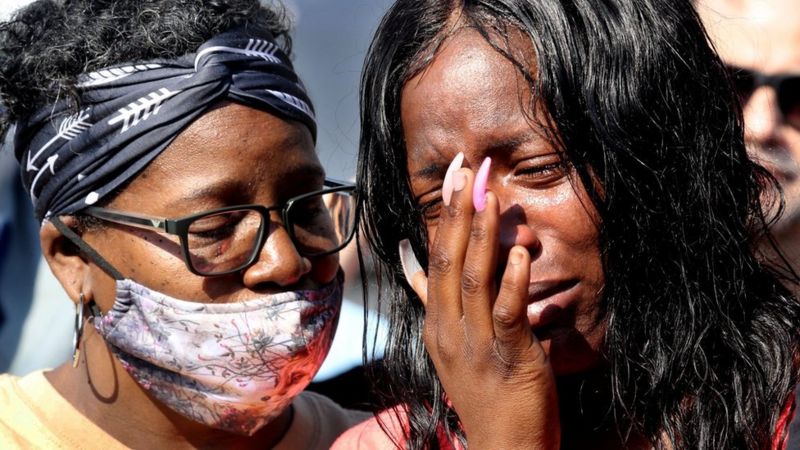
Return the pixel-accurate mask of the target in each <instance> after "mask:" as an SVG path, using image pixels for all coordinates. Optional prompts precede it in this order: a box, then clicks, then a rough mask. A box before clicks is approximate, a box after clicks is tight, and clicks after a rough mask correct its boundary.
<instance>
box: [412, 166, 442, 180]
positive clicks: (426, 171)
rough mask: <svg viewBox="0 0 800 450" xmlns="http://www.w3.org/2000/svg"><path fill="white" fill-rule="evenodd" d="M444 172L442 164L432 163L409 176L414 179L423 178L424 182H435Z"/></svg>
mask: <svg viewBox="0 0 800 450" xmlns="http://www.w3.org/2000/svg"><path fill="white" fill-rule="evenodd" d="M444 171H445V165H444V164H441V163H439V162H434V163H431V164H428V165H427V166H425V167H423V168H422V169H419V170H418V171H416V172H414V173H412V174H411V176H412V177H414V178H423V179H425V180H436V179H438V178H442V177H443V176H444Z"/></svg>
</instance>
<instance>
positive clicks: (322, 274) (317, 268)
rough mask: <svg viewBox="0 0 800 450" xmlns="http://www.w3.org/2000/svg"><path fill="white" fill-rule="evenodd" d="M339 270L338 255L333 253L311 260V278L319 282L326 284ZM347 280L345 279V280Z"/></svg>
mask: <svg viewBox="0 0 800 450" xmlns="http://www.w3.org/2000/svg"><path fill="white" fill-rule="evenodd" d="M338 272H339V255H338V254H333V255H328V256H323V257H320V258H314V259H312V260H311V278H312V279H313V280H314V281H316V282H317V283H320V284H326V283H330V282H331V281H333V279H334V278H336V274H337V273H338ZM345 281H347V280H345Z"/></svg>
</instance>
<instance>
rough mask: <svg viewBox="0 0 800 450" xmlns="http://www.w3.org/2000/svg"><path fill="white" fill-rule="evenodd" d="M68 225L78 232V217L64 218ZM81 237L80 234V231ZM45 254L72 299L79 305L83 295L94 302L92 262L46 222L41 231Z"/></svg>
mask: <svg viewBox="0 0 800 450" xmlns="http://www.w3.org/2000/svg"><path fill="white" fill-rule="evenodd" d="M61 221H62V222H63V223H64V225H66V226H68V227H70V228H71V229H73V230H75V226H76V223H77V222H76V220H75V218H74V217H69V216H65V217H61ZM76 233H78V235H80V234H81V233H80V231H77V230H76ZM39 241H40V243H41V245H42V254H43V255H44V259H45V261H47V264H48V265H49V266H50V270H51V271H52V272H53V275H55V276H56V278H57V279H58V281H59V282H60V283H61V286H63V287H64V290H65V291H66V292H67V295H68V296H69V298H70V299H71V300H72V301H73V302H75V303H78V301H79V299H80V296H81V294H83V295H84V299H85V301H88V300H91V299H92V286H91V284H92V283H91V280H92V277H91V271H90V268H91V267H90V265H89V262H88V260H87V259H86V258H85V257H84V255H83V254H82V253H81V251H80V250H79V249H78V247H77V246H76V245H75V244H73V243H72V241H70V240H69V239H67V238H66V237H65V236H64V235H63V234H61V232H60V231H58V230H57V229H56V227H55V226H53V224H52V223H50V222H49V221H45V222H44V224H43V225H42V228H41V230H40V231H39Z"/></svg>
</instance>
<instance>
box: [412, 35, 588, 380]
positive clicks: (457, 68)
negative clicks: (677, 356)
mask: <svg viewBox="0 0 800 450" xmlns="http://www.w3.org/2000/svg"><path fill="white" fill-rule="evenodd" d="M528 103H530V101H529V93H528V91H527V86H526V85H525V84H524V81H523V80H522V78H521V76H520V75H519V74H518V72H517V71H516V70H514V68H513V66H512V64H511V63H510V62H509V61H507V60H506V59H505V58H503V57H502V56H501V55H499V54H498V53H497V52H495V51H493V50H491V48H490V47H489V46H488V44H487V43H486V42H485V41H484V40H483V39H482V38H481V37H480V36H478V35H477V33H472V32H469V31H462V32H460V33H459V34H458V35H457V36H456V37H455V38H453V39H452V40H451V41H449V42H448V44H447V45H446V46H445V47H444V48H443V49H442V50H441V51H440V53H439V54H438V55H437V56H436V58H435V60H434V62H433V64H431V65H430V66H429V67H428V68H427V69H426V70H425V71H424V72H423V73H421V74H420V75H418V76H417V77H415V78H413V79H411V80H410V81H409V82H408V83H407V84H406V86H405V89H404V90H403V96H402V106H401V113H402V121H403V130H404V133H405V140H406V146H407V149H408V172H409V174H410V177H411V187H412V190H413V195H414V197H415V198H416V199H417V202H418V204H419V205H421V206H423V207H424V208H426V213H425V215H426V226H427V229H428V237H429V241H430V242H435V241H436V239H437V231H438V224H439V222H440V217H439V216H440V215H441V213H442V211H441V185H442V179H443V176H444V172H445V170H446V169H447V166H448V165H449V164H450V161H451V160H452V159H453V157H455V155H456V154H457V153H458V152H464V154H465V162H464V166H465V167H469V168H471V169H472V170H473V171H476V170H477V169H478V166H479V165H480V164H481V162H482V161H483V159H484V158H485V157H487V156H488V157H491V158H492V166H491V172H490V176H489V182H488V189H489V190H490V191H491V192H492V193H494V195H495V196H497V199H498V203H499V214H500V215H499V217H498V221H499V222H498V233H499V245H500V252H499V255H500V259H499V260H498V263H497V271H498V272H499V273H502V270H503V268H504V267H505V260H506V257H507V254H508V251H509V249H510V248H511V247H512V246H513V245H519V246H522V247H524V248H525V249H526V250H527V251H528V252H529V253H530V256H531V277H530V286H529V290H530V293H531V294H532V295H531V300H532V302H531V303H532V304H531V307H530V308H529V312H530V314H529V317H528V319H529V321H530V323H531V325H532V326H533V328H534V330H536V331H537V334H538V335H539V337H540V339H541V340H542V345H543V346H544V348H545V351H546V352H547V353H548V354H549V355H550V357H551V358H552V360H553V366H554V369H555V371H556V373H559V374H564V373H572V372H578V371H582V370H586V369H587V368H589V367H591V366H592V365H593V364H594V363H595V361H596V349H597V348H598V347H599V346H600V342H601V336H602V329H599V327H596V326H595V320H596V318H597V317H596V311H597V310H596V308H597V302H598V300H599V297H600V291H601V290H602V287H603V272H602V267H601V261H600V251H599V244H598V227H599V222H598V220H599V219H598V218H597V217H596V214H595V213H594V209H593V207H592V205H591V203H590V202H589V199H588V197H587V196H586V194H585V191H584V189H583V188H582V187H581V186H580V183H579V182H578V181H577V180H573V182H571V181H570V179H569V177H568V176H567V170H566V169H565V168H564V167H563V165H562V164H560V157H559V155H558V154H557V152H556V150H555V148H554V147H553V146H552V145H551V144H550V143H549V142H548V141H547V140H546V139H545V137H544V136H543V133H542V132H541V131H538V127H537V125H536V124H534V123H532V122H531V121H530V120H529V119H528V117H527V116H526V114H525V113H524V111H523V109H522V106H521V105H522V104H525V105H527V104H528ZM536 114H537V115H538V116H539V118H541V114H542V113H541V111H537V113H536ZM464 244H465V245H466V242H464ZM553 284H555V285H556V288H555V290H554V292H553V293H554V294H555V296H557V297H558V298H555V299H553V298H550V297H548V298H545V299H542V298H539V297H540V295H536V292H537V291H540V290H541V287H542V286H545V287H551V285H553ZM559 288H563V289H559ZM533 300H537V301H536V302H533ZM543 302H547V303H548V304H552V305H551V307H550V308H547V311H545V308H543V307H541V306H540V303H543ZM538 332H541V333H538Z"/></svg>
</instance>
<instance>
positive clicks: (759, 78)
mask: <svg viewBox="0 0 800 450" xmlns="http://www.w3.org/2000/svg"><path fill="white" fill-rule="evenodd" d="M696 6H697V11H698V13H699V14H700V17H701V18H702V20H703V23H704V25H705V27H706V30H707V31H708V33H709V36H710V38H711V40H712V42H713V44H714V46H715V48H716V50H717V52H718V53H719V55H720V57H721V58H722V61H723V62H724V63H725V64H726V65H727V66H728V69H729V70H730V73H731V75H732V78H733V80H734V85H735V87H736V89H737V91H738V94H739V98H740V99H741V102H742V108H743V112H744V124H745V135H744V136H745V143H746V145H747V149H748V152H749V154H750V156H751V157H752V158H753V159H754V160H755V161H757V162H758V163H759V164H761V165H763V166H764V167H766V168H767V169H768V170H769V171H770V172H771V173H772V174H773V175H774V176H775V178H777V180H778V182H779V183H780V185H781V188H782V189H783V196H784V197H783V200H784V202H785V203H784V204H785V209H784V211H783V214H782V215H781V216H780V217H779V218H778V220H777V221H776V222H775V223H773V224H772V234H773V236H774V237H775V239H776V240H777V243H778V245H779V247H780V249H781V251H782V253H783V255H784V256H785V257H786V258H787V259H788V260H789V263H790V264H791V266H792V268H793V269H794V270H795V271H800V2H799V1H797V0H699V1H698V2H697V3H696ZM770 248H771V247H769V246H763V251H764V252H765V256H766V257H767V258H770V259H775V258H777V257H779V256H778V255H777V254H776V253H775V252H773V251H771V250H770ZM789 287H790V289H793V290H794V291H795V293H796V294H797V293H798V292H800V289H798V287H797V286H796V285H795V284H792V283H789ZM798 395H799V396H798V399H799V400H800V393H798ZM789 435H790V444H789V448H791V449H798V448H800V419H799V418H798V417H795V420H794V421H793V422H792V424H791V428H790V434H789Z"/></svg>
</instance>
